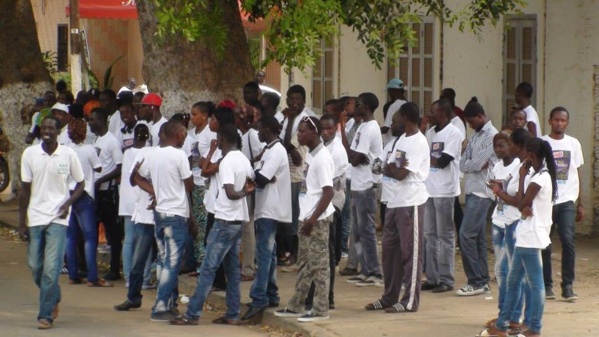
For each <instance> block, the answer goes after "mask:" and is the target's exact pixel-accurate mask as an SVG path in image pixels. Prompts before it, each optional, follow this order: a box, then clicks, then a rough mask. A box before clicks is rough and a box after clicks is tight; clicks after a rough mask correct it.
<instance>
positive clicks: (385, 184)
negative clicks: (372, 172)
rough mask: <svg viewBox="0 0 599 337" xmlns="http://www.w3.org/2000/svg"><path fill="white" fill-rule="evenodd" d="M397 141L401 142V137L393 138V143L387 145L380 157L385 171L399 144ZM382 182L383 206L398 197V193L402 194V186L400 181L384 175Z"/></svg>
mask: <svg viewBox="0 0 599 337" xmlns="http://www.w3.org/2000/svg"><path fill="white" fill-rule="evenodd" d="M396 141H399V137H394V138H392V139H391V141H390V142H388V143H387V145H385V148H384V149H383V151H381V154H380V155H379V160H380V161H381V163H383V166H382V168H383V169H384V168H385V166H384V165H386V164H387V161H389V158H391V153H392V152H393V148H394V147H395V145H396V144H397V142H396ZM381 182H382V184H381V202H382V203H383V204H386V203H387V202H389V199H391V198H392V197H393V196H395V195H397V194H398V193H401V190H400V187H401V185H399V180H397V179H392V178H389V177H387V176H385V175H383V178H382V180H381Z"/></svg>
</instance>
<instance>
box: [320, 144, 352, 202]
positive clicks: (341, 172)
mask: <svg viewBox="0 0 599 337" xmlns="http://www.w3.org/2000/svg"><path fill="white" fill-rule="evenodd" d="M325 145H326V147H327V150H329V153H330V154H331V157H332V158H333V163H334V164H335V171H334V172H333V189H334V190H335V195H334V196H333V200H332V203H333V206H335V207H337V208H339V209H342V208H343V205H345V174H346V172H347V167H348V166H350V165H349V161H348V159H347V152H346V151H345V147H343V143H342V141H341V139H340V138H337V137H335V138H333V139H332V140H331V141H330V142H329V143H328V144H325Z"/></svg>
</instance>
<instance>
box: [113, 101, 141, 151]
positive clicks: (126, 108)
mask: <svg viewBox="0 0 599 337" xmlns="http://www.w3.org/2000/svg"><path fill="white" fill-rule="evenodd" d="M119 112H120V116H121V121H122V123H123V127H121V128H120V129H118V130H117V133H116V134H115V136H116V138H117V140H118V141H119V144H120V145H121V149H122V151H123V152H124V151H125V150H127V149H129V148H131V147H132V146H133V129H134V128H135V126H136V125H137V119H136V118H135V109H134V108H133V103H131V102H126V103H123V104H122V105H121V106H120V107H119ZM142 123H145V121H142Z"/></svg>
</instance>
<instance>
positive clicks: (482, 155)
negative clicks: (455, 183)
mask: <svg viewBox="0 0 599 337" xmlns="http://www.w3.org/2000/svg"><path fill="white" fill-rule="evenodd" d="M493 151H494V150H493V140H492V137H491V139H490V141H485V142H483V144H482V146H480V147H479V148H478V149H474V150H473V151H472V155H471V156H470V158H466V157H462V160H461V161H460V171H462V172H464V173H471V172H478V171H480V170H482V169H483V168H486V167H487V166H488V165H489V160H490V159H491V156H492V155H493Z"/></svg>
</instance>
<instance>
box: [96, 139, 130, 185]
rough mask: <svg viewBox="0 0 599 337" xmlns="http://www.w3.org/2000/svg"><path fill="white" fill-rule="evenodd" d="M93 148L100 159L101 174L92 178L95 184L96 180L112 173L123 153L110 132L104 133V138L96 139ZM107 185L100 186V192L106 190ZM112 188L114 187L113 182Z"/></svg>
mask: <svg viewBox="0 0 599 337" xmlns="http://www.w3.org/2000/svg"><path fill="white" fill-rule="evenodd" d="M94 147H95V148H96V152H97V153H98V157H99V158H100V163H102V172H100V173H96V175H95V177H94V182H96V181H98V179H100V178H102V177H104V176H105V175H107V174H109V173H111V172H112V171H114V169H115V168H116V167H117V165H120V164H121V163H122V162H123V152H121V145H120V144H119V141H118V140H117V139H116V137H115V136H114V135H113V134H112V133H110V132H106V134H104V136H100V137H98V138H96V142H95V143H94ZM108 185H109V182H105V183H103V184H101V185H100V191H104V190H106V189H108ZM112 186H115V184H114V182H113V183H112Z"/></svg>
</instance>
